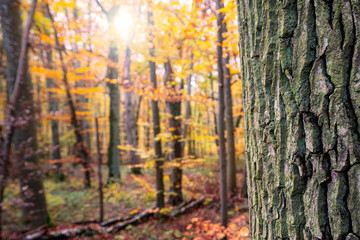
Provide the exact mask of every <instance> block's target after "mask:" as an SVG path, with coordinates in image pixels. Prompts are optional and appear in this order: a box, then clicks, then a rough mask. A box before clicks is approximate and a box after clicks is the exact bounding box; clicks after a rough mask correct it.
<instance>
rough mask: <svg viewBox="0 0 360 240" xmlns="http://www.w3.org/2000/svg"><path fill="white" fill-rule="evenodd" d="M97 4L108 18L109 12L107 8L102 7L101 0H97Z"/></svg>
mask: <svg viewBox="0 0 360 240" xmlns="http://www.w3.org/2000/svg"><path fill="white" fill-rule="evenodd" d="M95 2H96V3H97V5H98V6H99V7H100V8H101V11H102V12H103V13H104V14H105V15H106V16H108V15H109V13H108V11H106V10H105V8H104V7H103V6H102V5H101V3H100V2H99V0H95Z"/></svg>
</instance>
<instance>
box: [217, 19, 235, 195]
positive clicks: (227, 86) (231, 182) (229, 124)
mask: <svg viewBox="0 0 360 240" xmlns="http://www.w3.org/2000/svg"><path fill="white" fill-rule="evenodd" d="M221 29H222V34H223V35H225V34H226V33H227V27H226V22H225V21H223V23H222V28H221ZM222 45H223V44H222ZM227 49H228V48H227V47H225V48H224V50H227ZM225 54H226V56H223V62H224V65H223V67H224V97H225V119H226V121H225V125H226V145H227V159H226V160H227V164H226V170H227V173H226V176H227V188H228V192H229V193H234V192H235V190H236V158H235V136H234V118H233V109H232V108H233V103H232V93H231V74H230V69H229V65H230V55H229V52H228V51H225Z"/></svg>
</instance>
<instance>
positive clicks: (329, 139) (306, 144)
mask: <svg viewBox="0 0 360 240" xmlns="http://www.w3.org/2000/svg"><path fill="white" fill-rule="evenodd" d="M238 11H239V31H240V34H239V35H240V59H241V68H242V71H241V72H242V81H243V97H244V110H245V117H244V118H245V119H244V120H245V131H246V135H245V136H246V137H245V140H246V141H245V142H246V158H247V174H248V193H249V208H250V226H251V234H252V239H346V240H350V239H359V238H360V214H359V212H360V204H359V203H360V188H359V182H360V164H359V163H360V141H359V139H360V134H359V133H360V127H359V126H360V91H359V90H360V85H359V74H360V58H359V56H360V22H359V19H360V5H359V1H358V0H343V1H340V0H334V1H321V0H297V1H295V0H290V1H275V0H271V1H254V0H248V1H240V0H238Z"/></svg>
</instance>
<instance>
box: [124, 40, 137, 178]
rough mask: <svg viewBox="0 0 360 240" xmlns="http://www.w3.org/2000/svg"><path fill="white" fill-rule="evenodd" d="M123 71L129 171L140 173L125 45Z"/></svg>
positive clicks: (127, 51) (129, 52)
mask: <svg viewBox="0 0 360 240" xmlns="http://www.w3.org/2000/svg"><path fill="white" fill-rule="evenodd" d="M124 65H125V66H124V68H125V69H124V72H125V74H124V75H125V82H124V86H125V125H126V135H127V140H128V143H129V146H130V148H131V149H130V151H129V157H130V164H131V165H132V166H131V172H132V173H133V174H141V168H139V167H136V165H138V164H139V163H140V161H139V156H138V154H137V153H136V150H137V142H136V135H137V134H136V128H137V124H136V122H135V112H134V108H133V104H132V100H131V98H132V94H131V91H132V89H131V88H132V83H131V76H130V65H131V50H130V47H129V46H127V47H126V54H125V64H124Z"/></svg>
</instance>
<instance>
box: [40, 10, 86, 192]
mask: <svg viewBox="0 0 360 240" xmlns="http://www.w3.org/2000/svg"><path fill="white" fill-rule="evenodd" d="M46 8H47V12H48V15H49V18H50V20H51V22H52V25H53V29H54V37H55V42H56V47H57V49H58V53H59V57H60V62H61V68H62V72H63V76H62V81H63V83H64V85H65V91H66V98H67V102H68V105H69V108H70V113H71V125H72V127H73V129H74V133H75V138H76V146H75V148H76V149H75V150H76V152H78V153H79V155H80V157H81V163H82V165H83V168H84V186H85V188H89V187H90V186H91V176H90V164H89V154H90V153H89V149H88V148H87V147H86V145H85V143H84V140H83V135H82V133H81V126H80V124H79V120H78V119H77V116H76V108H75V104H74V101H73V98H72V95H71V92H70V85H69V82H68V79H67V68H66V66H65V63H64V59H63V55H62V48H61V45H60V42H59V39H58V35H57V31H56V28H55V24H54V19H53V17H52V15H51V12H50V8H49V5H48V4H47V5H46Z"/></svg>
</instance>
